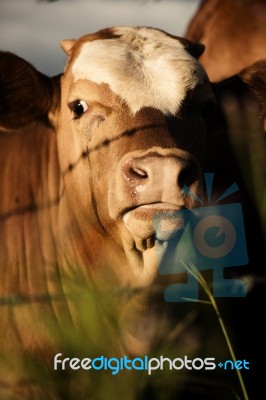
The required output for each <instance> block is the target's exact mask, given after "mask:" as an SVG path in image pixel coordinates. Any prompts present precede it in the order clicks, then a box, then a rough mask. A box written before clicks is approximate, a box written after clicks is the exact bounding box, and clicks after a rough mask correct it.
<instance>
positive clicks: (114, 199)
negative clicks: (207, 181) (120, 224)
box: [108, 148, 202, 247]
mask: <svg viewBox="0 0 266 400" xmlns="http://www.w3.org/2000/svg"><path fill="white" fill-rule="evenodd" d="M201 182H202V179H201V168H200V166H199V164H198V163H197V161H196V160H195V158H194V157H193V156H192V155H191V154H190V153H188V152H186V151H183V150H179V149H162V148H153V149H150V150H148V151H140V150H139V151H133V152H130V153H128V154H126V155H125V156H124V157H123V158H122V159H121V160H120V162H119V164H118V166H117V169H116V174H115V177H114V183H113V185H112V190H110V192H109V199H108V202H109V212H110V216H111V217H112V218H114V219H123V221H124V223H125V225H126V227H127V229H128V230H129V231H130V232H131V234H132V236H133V238H136V239H142V240H145V241H148V242H149V241H151V242H153V243H154V237H155V236H156V227H155V224H154V219H155V217H156V218H157V219H158V216H160V214H162V215H164V219H165V220H167V218H165V214H166V213H168V215H169V219H168V220H169V222H168V224H169V226H165V229H164V231H163V232H161V233H160V234H159V235H161V236H160V237H158V235H157V239H159V240H163V241H165V240H170V239H171V238H172V237H173V236H174V235H175V232H176V231H177V230H178V229H180V227H181V226H180V224H182V221H180V219H179V218H175V217H174V213H175V212H176V211H178V210H180V209H184V208H192V207H195V206H196V202H195V200H194V199H195V198H196V197H197V196H200V195H201V188H202V184H201ZM165 224H166V225H167V222H165ZM148 247H150V246H148Z"/></svg>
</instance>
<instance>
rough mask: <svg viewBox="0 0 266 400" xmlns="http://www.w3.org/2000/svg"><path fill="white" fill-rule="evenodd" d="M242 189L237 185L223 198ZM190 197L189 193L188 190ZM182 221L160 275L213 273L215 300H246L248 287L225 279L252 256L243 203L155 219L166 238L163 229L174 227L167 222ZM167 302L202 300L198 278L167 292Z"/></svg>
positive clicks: (209, 176)
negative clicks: (248, 244) (225, 272)
mask: <svg viewBox="0 0 266 400" xmlns="http://www.w3.org/2000/svg"><path fill="white" fill-rule="evenodd" d="M205 180H206V186H207V194H208V202H210V195H211V188H212V181H213V174H206V176H205ZM237 189H238V187H237V185H236V184H233V185H232V186H231V187H230V188H229V189H228V190H227V191H226V192H225V193H224V194H223V195H222V196H220V197H219V199H218V200H217V201H216V203H217V202H218V201H220V200H221V199H222V198H225V197H227V196H228V195H229V194H231V193H233V192H234V191H236V190H237ZM186 194H189V193H188V191H186ZM173 218H174V219H175V220H177V219H179V220H182V223H180V224H179V226H180V229H179V230H178V232H177V234H176V236H175V238H174V239H172V240H171V243H170V242H169V249H168V251H166V252H165V253H163V254H162V255H159V252H158V256H159V257H160V266H159V272H160V274H162V275H169V274H178V273H184V272H188V268H186V266H188V267H189V266H193V267H194V269H193V270H194V271H196V275H197V274H198V273H199V271H204V270H212V273H213V295H214V297H243V296H246V288H245V286H244V284H243V283H242V282H241V281H240V280H238V279H228V278H224V269H225V268H228V267H234V266H240V265H245V264H247V263H248V254H247V246H246V238H245V229H244V220H243V212H242V206H241V204H240V203H232V204H225V205H212V206H210V205H208V206H206V207H204V206H203V207H199V208H193V209H184V210H179V211H175V212H173V211H171V212H169V213H167V212H163V213H160V214H157V215H156V216H155V218H154V224H155V227H156V235H157V236H158V237H159V238H160V237H163V233H162V232H161V230H162V229H163V227H164V226H171V225H169V223H168V225H167V224H166V223H165V220H168V221H169V219H170V220H171V219H173ZM164 296H165V301H167V302H177V301H188V299H189V300H190V301H191V300H194V301H196V300H197V299H198V280H197V276H194V274H193V275H191V274H189V273H188V279H187V283H177V284H173V285H170V286H168V287H167V288H166V289H165V293H164Z"/></svg>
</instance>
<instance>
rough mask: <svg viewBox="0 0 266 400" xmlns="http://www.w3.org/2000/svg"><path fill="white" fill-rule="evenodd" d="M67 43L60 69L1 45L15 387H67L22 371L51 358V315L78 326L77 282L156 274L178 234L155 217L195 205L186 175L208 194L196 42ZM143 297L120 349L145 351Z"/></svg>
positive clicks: (133, 282) (135, 279) (25, 392)
mask: <svg viewBox="0 0 266 400" xmlns="http://www.w3.org/2000/svg"><path fill="white" fill-rule="evenodd" d="M62 47H63V48H64V50H65V51H66V52H67V53H68V55H69V57H70V58H69V62H68V64H67V66H66V69H65V71H64V74H63V75H62V76H61V77H56V78H47V77H45V76H43V75H42V74H40V73H38V72H37V71H36V70H35V69H34V68H33V67H32V66H31V65H30V64H28V63H27V62H25V61H24V60H22V59H20V58H19V57H16V56H14V55H11V54H9V53H1V63H0V68H1V73H2V74H1V83H0V84H1V92H2V94H1V104H0V112H1V114H0V115H1V120H0V125H1V128H0V129H1V130H0V163H1V169H0V171H1V172H0V174H1V178H0V179H1V186H2V189H3V190H2V192H1V198H0V209H1V213H0V220H1V225H0V237H1V251H0V268H1V295H0V296H1V299H3V300H2V304H3V310H2V312H1V324H2V325H1V327H2V331H3V332H5V334H4V336H3V337H2V339H1V345H0V346H1V352H2V353H3V354H4V356H3V357H4V358H3V360H4V361H3V362H1V379H2V381H3V385H4V386H3V387H4V389H3V396H2V397H4V396H5V393H6V394H8V395H9V396H10V398H12V399H13V398H14V399H17V398H19V399H28V398H34V399H35V398H36V399H38V400H39V399H42V398H45V399H48V398H49V399H60V398H67V397H64V396H63V395H62V394H59V393H57V392H56V390H54V391H53V390H52V389H51V390H50V389H48V388H45V389H42V388H40V387H39V386H38V385H37V384H36V382H35V383H34V382H33V383H32V382H31V380H30V379H29V377H28V368H27V360H31V361H32V359H33V360H34V362H35V361H36V362H37V365H39V364H38V363H40V362H41V363H42V365H44V366H45V367H44V368H46V369H50V368H51V363H52V358H53V356H54V354H55V353H56V352H57V351H58V349H59V343H58V338H57V335H55V333H54V332H55V331H54V328H53V329H48V328H47V326H48V325H49V327H50V328H51V326H52V327H56V329H58V330H59V331H60V332H61V333H62V332H64V331H65V330H66V326H68V324H69V325H70V326H75V327H77V329H78V328H79V327H80V314H81V310H80V309H79V306H78V305H77V303H75V302H73V301H72V300H71V299H72V298H71V294H73V292H74V293H77V292H78V291H79V284H80V282H82V284H83V285H84V286H85V288H86V291H88V292H89V291H90V290H94V291H97V290H100V292H101V293H102V292H105V290H106V291H107V292H108V290H109V289H110V287H111V288H113V287H117V288H129V289H130V290H138V289H143V288H144V289H145V288H149V287H151V285H152V284H154V283H156V282H159V280H160V277H159V274H158V253H157V251H158V248H159V249H163V248H164V245H165V244H167V243H168V241H169V240H171V235H169V234H168V233H167V229H166V233H165V235H163V236H162V237H159V238H156V232H155V228H154V225H153V217H154V215H155V214H156V213H160V212H171V211H176V210H180V209H183V208H190V207H193V206H194V205H195V203H194V200H193V198H191V197H190V196H188V195H185V194H184V193H183V191H182V187H183V186H184V185H186V186H187V187H189V188H190V190H191V191H192V192H193V193H195V194H200V193H201V167H200V162H201V160H202V155H203V149H204V141H205V139H204V136H205V123H204V120H203V118H202V116H201V110H202V107H203V105H204V104H205V103H206V102H209V101H210V100H211V101H212V99H213V94H212V90H211V87H210V85H209V83H208V80H207V77H206V74H205V72H204V71H203V69H202V68H201V66H200V65H199V63H198V62H197V60H196V59H195V58H194V57H193V55H192V54H194V55H196V56H197V55H198V53H199V52H200V50H199V49H200V47H199V48H197V47H195V46H194V45H192V43H190V42H189V41H186V40H182V39H179V38H175V37H172V36H170V35H168V34H166V33H164V32H161V31H158V30H154V29H147V28H136V29H135V28H126V27H123V28H112V29H108V30H104V31H101V32H99V33H97V34H93V35H86V36H84V37H82V38H80V39H79V40H76V41H74V40H73V41H64V42H62ZM173 224H174V225H173ZM178 224H179V222H178V221H174V222H173V220H172V221H171V232H173V231H175V230H178V229H179V225H178ZM155 242H156V244H157V247H156V246H155ZM146 297H147V296H146V295H143V294H142V293H141V294H140V295H137V296H135V297H134V298H133V299H132V300H130V299H129V300H128V299H127V300H126V301H124V303H123V298H122V300H121V301H120V302H119V312H118V314H117V315H118V325H119V324H120V322H121V321H122V322H121V326H122V329H123V334H122V336H121V337H119V340H117V343H116V345H115V349H116V351H119V349H120V351H122V353H123V352H124V353H130V354H143V353H145V351H148V349H149V346H150V343H151V341H152V337H153V336H154V335H155V334H156V329H153V330H152V332H151V334H150V333H149V332H148V330H149V329H148V328H147V327H146V328H143V323H144V322H143V321H144V320H145V316H150V317H151V312H150V308H149V306H148V303H147V301H146V300H147V299H146ZM18 304H19V305H18ZM88 312H89V310H88ZM40 316H41V317H43V319H42V318H41V320H42V322H41V323H38V321H39V319H40ZM101 317H102V318H104V317H103V316H102V315H101ZM146 320H147V318H146ZM47 321H49V322H47ZM43 322H44V324H43ZM142 322H143V323H142ZM144 331H145V332H144ZM144 333H145V334H144ZM25 365H26V367H25ZM33 381H34V380H33ZM5 391H6V392H5ZM8 395H6V397H7V398H9V397H8ZM16 396H17V397H16ZM49 396H50V397H49ZM62 396H63V397H62Z"/></svg>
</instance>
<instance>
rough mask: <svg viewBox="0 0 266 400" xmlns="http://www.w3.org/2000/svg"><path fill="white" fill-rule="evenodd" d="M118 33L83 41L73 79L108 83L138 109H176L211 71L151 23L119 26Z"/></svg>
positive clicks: (173, 111)
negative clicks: (148, 24)
mask: <svg viewBox="0 0 266 400" xmlns="http://www.w3.org/2000/svg"><path fill="white" fill-rule="evenodd" d="M112 32H113V33H114V34H117V35H121V37H119V38H112V39H102V40H101V39H99V40H94V41H91V42H87V43H84V44H83V45H82V47H81V51H80V54H79V56H78V57H77V59H76V61H75V62H74V64H73V67H72V72H73V76H74V80H75V81H77V80H79V79H88V80H90V81H93V82H95V83H98V84H101V83H106V84H108V85H109V86H110V88H111V90H112V91H113V92H114V93H115V94H118V95H119V96H120V97H121V98H122V99H123V100H125V101H126V103H127V104H128V106H129V107H130V109H131V110H132V112H133V113H136V112H137V111H138V110H140V109H141V108H142V107H154V108H157V109H159V110H161V111H162V112H163V113H166V114H167V113H171V114H176V112H178V110H179V109H180V106H181V104H182V101H183V100H184V99H185V97H186V94H187V91H188V90H189V89H193V88H194V87H195V86H196V85H197V84H198V83H200V82H202V81H203V79H204V78H205V77H206V74H205V72H204V70H203V69H202V67H201V66H200V64H199V63H198V61H197V60H196V59H195V58H193V57H192V56H191V55H190V54H189V53H188V52H187V51H186V50H185V48H184V46H183V45H182V43H181V42H180V41H179V40H177V39H174V38H171V37H170V36H168V35H166V34H165V33H163V32H160V31H158V30H156V29H149V28H130V27H120V28H115V29H113V30H112Z"/></svg>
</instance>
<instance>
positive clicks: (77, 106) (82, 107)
mask: <svg viewBox="0 0 266 400" xmlns="http://www.w3.org/2000/svg"><path fill="white" fill-rule="evenodd" d="M68 107H69V108H70V110H71V111H72V112H73V113H74V119H78V118H80V117H81V116H82V115H83V114H84V113H85V112H86V111H87V109H88V104H87V103H86V102H85V101H84V100H75V101H72V102H71V103H69V104H68Z"/></svg>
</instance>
